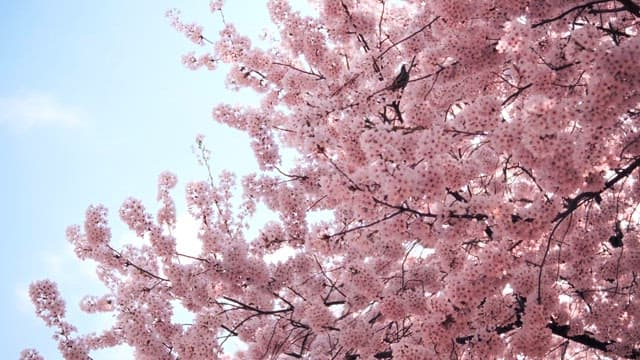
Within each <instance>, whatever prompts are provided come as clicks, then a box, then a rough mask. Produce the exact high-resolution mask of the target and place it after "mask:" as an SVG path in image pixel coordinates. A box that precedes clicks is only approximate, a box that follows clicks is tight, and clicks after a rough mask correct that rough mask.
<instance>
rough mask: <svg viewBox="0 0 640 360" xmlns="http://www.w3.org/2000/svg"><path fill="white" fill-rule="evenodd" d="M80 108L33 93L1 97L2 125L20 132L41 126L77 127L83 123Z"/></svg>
mask: <svg viewBox="0 0 640 360" xmlns="http://www.w3.org/2000/svg"><path fill="white" fill-rule="evenodd" d="M82 120H83V112H82V110H81V109H80V108H78V107H74V106H69V105H66V104H63V103H60V102H59V101H58V100H57V99H56V98H55V97H54V96H52V95H51V94H46V93H40V92H32V93H27V94H23V95H15V96H8V97H0V124H4V125H5V126H8V127H9V128H12V129H14V130H19V131H25V130H29V129H31V128H34V127H40V126H63V127H75V126H78V125H80V124H81V123H82Z"/></svg>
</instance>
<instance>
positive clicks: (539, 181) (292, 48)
mask: <svg viewBox="0 0 640 360" xmlns="http://www.w3.org/2000/svg"><path fill="white" fill-rule="evenodd" d="M268 4H269V11H270V13H271V18H272V20H273V22H274V24H275V25H276V26H277V29H279V34H273V35H274V39H273V40H272V41H271V43H270V44H271V45H270V46H255V45H252V44H251V41H250V40H249V38H248V37H246V36H244V35H242V34H240V33H238V31H237V30H236V28H235V27H234V25H233V23H231V22H228V20H229V19H224V18H222V19H223V21H225V25H224V28H223V30H222V31H221V32H220V33H219V34H218V35H213V34H207V33H206V29H203V27H201V26H200V25H198V24H191V23H187V22H185V21H183V20H182V19H181V18H180V14H179V13H178V12H175V11H174V12H171V13H170V14H169V17H170V18H171V20H172V24H173V25H174V26H175V27H176V29H177V30H178V31H181V32H183V33H184V34H185V35H186V36H187V37H188V38H189V39H190V40H192V41H193V42H194V43H195V44H196V45H197V49H196V50H197V52H195V51H194V52H193V53H190V54H187V55H185V56H184V57H183V60H184V62H185V64H186V65H187V66H189V67H190V68H193V69H198V68H203V67H204V68H207V69H209V70H216V69H217V68H218V66H219V65H220V64H227V65H229V67H228V69H229V70H228V79H227V85H228V87H229V88H231V89H241V88H248V89H252V90H254V91H255V92H256V93H258V94H259V96H260V102H259V104H258V103H257V104H256V105H255V107H241V106H234V105H228V104H216V105H215V107H214V109H213V118H214V119H215V120H216V121H218V122H221V123H224V124H227V125H228V126H231V127H233V128H236V129H239V130H241V131H244V132H246V133H247V134H248V135H249V136H250V137H251V138H252V147H253V150H254V153H255V156H256V158H257V159H258V162H259V165H260V170H261V171H260V172H259V173H257V174H252V175H250V176H247V177H245V178H243V179H241V184H242V191H243V194H244V195H243V203H242V206H241V207H240V209H235V210H234V207H233V206H232V201H231V196H232V193H233V189H234V177H233V176H232V175H231V174H228V173H222V174H212V176H211V178H210V179H209V180H206V181H201V182H192V183H189V184H187V185H186V201H187V205H188V208H189V212H190V214H191V216H193V217H194V218H195V219H197V221H198V222H199V224H200V229H199V234H198V238H199V240H200V241H201V242H202V251H201V252H200V253H198V254H195V253H194V254H181V253H178V252H177V251H176V241H180V239H176V238H175V237H174V236H173V235H172V229H173V228H174V226H175V223H176V212H175V205H174V200H173V197H172V195H171V193H170V191H171V189H172V188H174V187H175V185H176V182H177V179H176V176H175V175H173V174H171V173H163V174H162V175H161V176H160V179H159V185H158V199H159V202H160V208H159V210H158V211H157V215H156V216H153V215H152V214H151V213H150V212H149V211H147V210H146V209H145V207H144V206H143V204H142V203H141V202H140V201H138V200H136V199H133V198H131V199H128V200H127V201H125V203H124V204H123V205H122V207H121V208H120V211H119V214H120V217H121V219H122V220H123V221H124V222H125V223H126V224H127V225H128V226H129V227H130V228H131V230H132V231H134V232H135V233H136V234H137V235H138V236H140V237H142V238H145V239H147V240H148V243H147V244H146V245H130V246H125V247H124V248H121V249H116V248H114V247H112V245H111V244H110V228H109V225H108V223H107V215H106V209H105V208H104V207H103V206H100V205H95V206H91V207H89V209H88V210H87V214H86V220H85V222H84V226H83V227H80V226H72V227H70V228H69V230H68V232H67V235H68V238H69V240H70V241H71V243H72V244H73V245H74V247H75V249H76V253H77V255H78V257H79V258H80V259H92V260H95V261H96V262H97V263H98V276H99V278H100V280H101V281H103V282H104V283H105V284H106V285H107V287H108V288H109V289H110V291H109V293H108V294H106V295H104V296H89V297H87V298H85V301H83V304H82V306H83V308H84V310H86V311H87V312H96V311H102V312H111V313H113V314H114V325H113V327H112V328H111V329H107V330H105V332H104V333H102V334H88V335H78V334H76V333H75V332H74V327H73V325H71V324H69V323H68V322H67V320H65V317H64V313H65V311H64V302H63V301H62V299H61V296H60V294H59V293H58V291H57V288H56V286H55V283H53V282H52V281H50V280H43V281H39V282H36V283H34V284H33V285H32V287H31V291H30V294H31V297H32V299H33V302H34V304H35V305H36V311H37V314H38V315H39V316H40V317H42V318H43V320H44V321H45V323H46V324H47V325H48V326H51V327H53V328H54V329H55V334H56V335H55V336H56V339H57V340H58V341H59V344H60V345H59V349H60V351H61V352H62V354H63V355H64V356H65V358H67V359H84V358H86V357H87V356H89V355H90V353H91V351H92V350H94V349H99V348H103V347H111V346H115V345H118V344H128V345H130V346H131V347H133V348H134V351H135V354H136V356H137V357H138V358H140V359H178V358H180V359H213V358H225V357H226V358H229V357H233V358H238V359H287V358H304V359H350V360H355V359H372V358H374V359H391V358H393V359H438V358H447V359H475V358H515V357H530V358H578V357H584V356H595V354H598V355H600V356H608V357H610V358H618V357H619V358H640V328H639V321H640V303H639V302H638V298H637V296H638V295H637V294H638V290H639V285H638V280H639V279H638V276H639V274H640V237H639V232H638V231H639V228H638V221H639V213H638V211H637V210H638V205H639V204H640V181H638V180H639V178H638V177H639V175H638V170H637V168H638V167H639V166H640V134H639V132H638V131H639V129H638V123H639V121H640V61H638V59H640V40H639V38H638V30H639V19H640V6H639V5H638V4H637V3H635V2H634V1H631V0H627V1H621V0H620V1H609V0H596V1H584V0H580V1H575V0H572V1H566V0H562V1H560V0H546V1H542V0H531V1H508V0H502V1H498V0H474V1H470V0H462V1H441V0H429V1H417V0H407V1H392V0H315V1H310V4H309V5H310V7H311V8H312V9H314V10H315V13H314V15H303V14H302V13H300V12H299V11H297V10H295V9H294V8H292V7H291V5H290V4H289V3H288V2H287V1H285V0H269V2H268ZM211 10H212V11H213V12H215V13H218V12H219V13H223V12H224V6H223V5H222V4H221V2H218V1H214V2H212V3H211ZM197 145H198V147H199V149H200V150H201V151H203V155H204V157H206V151H207V149H206V147H205V145H204V142H203V140H202V139H201V138H198V140H197ZM285 148H290V149H293V150H295V151H296V153H297V154H298V157H297V161H296V163H295V164H294V165H292V166H287V167H285V164H283V162H282V159H281V158H282V157H281V153H282V151H283V149H285ZM260 203H262V204H265V205H266V206H267V207H268V208H269V209H270V210H271V211H273V212H274V213H276V214H277V215H278V217H279V220H278V221H274V222H270V223H268V224H267V225H266V226H265V227H264V228H262V229H261V230H260V234H259V236H258V237H256V238H248V236H247V235H246V228H247V226H250V225H251V216H252V215H253V214H254V213H255V209H256V206H257V205H258V204H260ZM319 211H326V212H330V213H331V214H332V219H331V220H330V221H329V220H323V221H319V220H318V219H317V218H316V217H314V214H315V213H317V212H319ZM283 249H288V251H289V255H287V256H280V257H276V258H277V260H275V261H274V260H269V259H273V254H281V253H283ZM174 300H178V301H179V302H180V303H181V304H182V306H184V307H185V308H186V309H187V310H188V311H190V312H191V313H193V314H194V320H193V322H192V323H189V324H183V323H176V322H174V321H173V320H172V314H173V306H172V301H174ZM232 337H233V338H238V339H240V340H241V341H242V342H243V343H244V344H246V345H247V346H246V349H241V350H239V351H237V352H236V353H234V354H226V355H225V354H224V351H223V346H224V343H225V342H226V341H228V339H230V338H232ZM38 356H39V355H38V354H37V351H35V350H25V351H24V352H23V358H24V359H36V358H38Z"/></svg>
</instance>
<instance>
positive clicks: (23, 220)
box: [0, 0, 268, 359]
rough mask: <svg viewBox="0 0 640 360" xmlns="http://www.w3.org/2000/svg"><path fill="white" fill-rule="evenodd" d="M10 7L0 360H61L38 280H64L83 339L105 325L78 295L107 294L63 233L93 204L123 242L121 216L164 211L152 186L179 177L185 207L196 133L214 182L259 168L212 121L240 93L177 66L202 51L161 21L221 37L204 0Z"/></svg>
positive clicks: (4, 47) (2, 96)
mask: <svg viewBox="0 0 640 360" xmlns="http://www.w3.org/2000/svg"><path fill="white" fill-rule="evenodd" d="M229 2H230V3H232V4H229V5H230V6H231V7H227V9H226V11H225V17H226V20H227V21H232V22H235V23H237V24H238V27H239V28H240V30H241V31H243V32H245V31H246V32H250V33H252V34H254V35H256V34H257V33H259V32H260V29H262V28H263V27H264V26H265V24H266V21H267V20H268V17H267V15H266V8H265V6H264V4H265V2H264V1H261V0H253V1H249V2H246V1H242V2H240V1H229ZM233 3H235V4H233ZM241 3H242V4H241ZM248 3H251V4H250V6H247V4H248ZM2 4H3V5H2V11H1V12H0V44H1V45H0V46H1V48H0V49H1V50H0V169H2V170H1V171H2V173H3V174H4V175H3V176H1V177H0V228H2V229H3V239H2V242H1V244H2V254H3V257H4V259H3V261H2V262H0V264H1V265H0V266H1V269H0V273H1V274H2V281H1V282H0V286H1V287H2V294H3V296H2V297H0V311H1V313H0V319H2V327H3V329H2V333H3V336H1V337H0V341H1V342H2V344H0V358H1V359H16V358H17V357H18V354H19V352H20V350H21V349H23V348H25V347H36V348H38V349H40V350H41V352H42V354H43V355H45V357H46V358H48V359H58V358H60V356H59V355H58V354H57V352H56V351H55V344H54V342H53V340H51V333H52V332H51V330H50V329H47V328H46V327H45V326H44V324H43V323H42V321H41V320H40V319H38V318H36V317H35V315H33V307H32V306H31V304H30V303H28V301H27V299H26V298H25V295H26V292H25V291H26V288H27V286H28V284H29V283H30V282H31V281H33V280H36V279H41V278H44V277H50V278H52V279H54V280H57V281H59V283H60V287H61V290H62V292H63V295H64V296H65V297H66V298H67V300H68V302H67V308H68V311H69V312H70V316H71V317H72V320H75V319H79V318H83V320H82V322H81V323H80V327H81V328H84V327H87V328H90V327H91V324H92V322H97V323H99V321H100V320H93V319H92V318H90V317H89V318H87V317H83V315H80V314H79V310H78V306H77V305H78V304H77V301H78V300H79V298H80V296H81V295H82V294H85V293H95V292H96V291H98V292H99V291H100V288H99V287H97V286H96V285H95V283H94V282H92V280H91V279H92V274H91V267H87V266H86V265H82V263H81V262H79V261H78V260H75V258H74V257H73V253H72V251H71V248H70V246H69V245H68V243H67V241H66V239H65V237H64V231H65V228H66V227H67V226H68V225H70V224H76V223H81V222H82V221H83V217H84V211H85V209H86V208H87V206H88V205H90V204H94V203H102V204H104V205H106V206H107V207H108V208H109V210H110V220H111V223H112V224H113V225H115V228H114V237H118V236H122V235H121V234H122V232H123V229H122V226H121V224H120V221H119V219H118V216H117V211H118V208H119V206H120V204H121V203H122V201H123V200H124V199H125V198H126V197H127V196H130V195H133V196H136V197H138V198H141V199H143V201H144V202H145V203H146V204H148V205H149V208H150V209H151V210H153V211H155V209H156V203H155V195H156V179H157V176H158V174H159V173H160V172H162V171H164V170H171V171H174V172H176V173H177V174H178V177H179V180H180V182H179V185H178V188H177V189H176V191H175V192H174V194H175V198H176V200H177V203H178V206H179V207H183V206H184V201H183V199H184V192H183V190H184V185H185V184H186V182H187V181H189V180H198V179H204V178H205V172H204V169H202V168H201V167H199V166H198V164H197V162H196V159H195V157H194V155H193V154H192V151H191V145H192V144H193V140H194V137H195V135H196V134H197V133H203V134H204V135H205V136H206V137H207V141H208V145H209V147H210V148H211V150H212V152H213V154H214V158H213V167H214V169H215V170H220V169H231V170H234V171H240V172H247V171H250V170H251V169H252V168H253V166H254V163H253V160H252V156H251V153H250V150H249V149H248V148H247V145H248V143H247V142H246V141H247V140H246V139H245V138H242V137H239V136H238V134H239V133H236V132H233V131H229V130H226V129H224V128H222V127H220V126H216V125H214V123H213V121H212V120H211V116H210V112H211V108H212V106H213V105H214V104H215V103H217V102H221V101H223V102H233V101H235V100H238V95H237V94H228V93H225V91H224V86H223V82H224V77H223V74H222V72H218V73H212V72H208V71H204V70H203V71H197V72H192V71H189V70H187V69H186V68H184V67H183V66H182V64H181V62H180V57H181V55H182V54H183V53H186V52H187V51H189V50H191V49H193V48H194V47H195V45H193V44H192V43H190V42H189V41H188V40H187V39H186V38H184V37H183V36H182V35H181V34H179V33H177V32H176V31H175V30H174V29H173V28H171V26H170V25H169V21H168V20H167V19H166V18H165V16H164V13H165V11H166V10H167V9H169V8H173V7H175V8H180V9H182V11H183V18H184V20H185V21H186V22H190V21H198V22H200V23H202V24H203V25H204V26H205V34H206V35H207V36H208V37H215V35H216V34H217V31H215V29H218V28H219V27H220V24H221V18H220V16H219V14H211V13H210V12H209V6H208V1H206V0H199V1H193V0H191V1H187V0H182V1H181V0H137V1H124V0H109V1H80V0H69V1H52V0H41V1H4V2H3V3H2ZM232 6H236V7H237V8H233V7H232ZM247 9H251V11H247ZM207 29H209V31H207ZM241 100H243V101H246V102H249V103H250V102H252V101H253V102H255V99H254V98H251V97H242V98H241ZM179 209H180V208H179ZM83 324H84V325H83ZM104 356H105V357H101V356H96V357H95V358H96V359H102V358H106V357H107V355H104Z"/></svg>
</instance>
